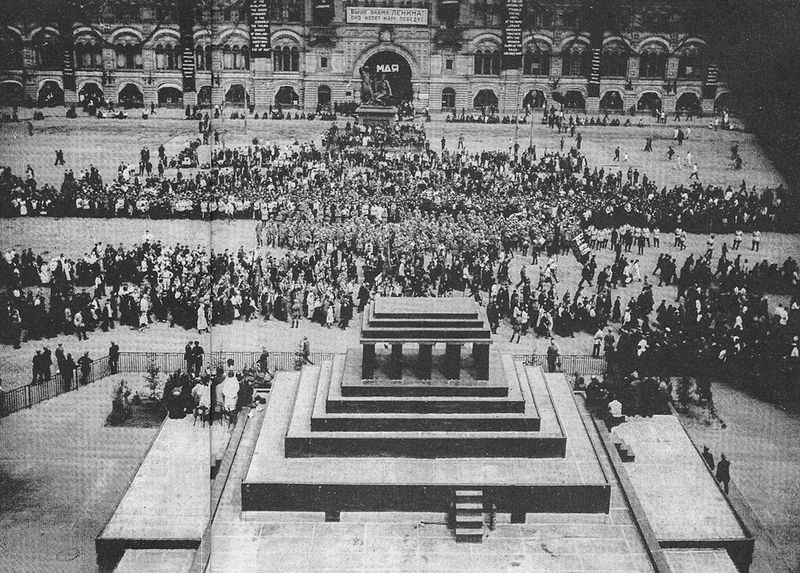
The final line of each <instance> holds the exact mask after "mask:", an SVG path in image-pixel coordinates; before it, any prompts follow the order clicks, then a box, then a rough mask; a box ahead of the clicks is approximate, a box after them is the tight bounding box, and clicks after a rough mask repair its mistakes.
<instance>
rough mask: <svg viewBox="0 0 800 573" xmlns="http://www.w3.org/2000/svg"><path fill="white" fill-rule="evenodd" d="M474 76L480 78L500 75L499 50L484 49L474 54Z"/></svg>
mask: <svg viewBox="0 0 800 573" xmlns="http://www.w3.org/2000/svg"><path fill="white" fill-rule="evenodd" d="M475 74H477V75H481V76H499V75H500V50H496V49H492V48H485V49H483V50H477V51H476V52H475Z"/></svg>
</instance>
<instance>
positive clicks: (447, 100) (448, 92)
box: [442, 88, 456, 109]
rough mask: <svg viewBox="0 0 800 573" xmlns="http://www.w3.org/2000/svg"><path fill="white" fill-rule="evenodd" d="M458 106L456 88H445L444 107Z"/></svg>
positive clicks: (453, 107) (443, 94)
mask: <svg viewBox="0 0 800 573" xmlns="http://www.w3.org/2000/svg"><path fill="white" fill-rule="evenodd" d="M455 108H456V90H454V89H453V88H444V89H443V90H442V109H455Z"/></svg>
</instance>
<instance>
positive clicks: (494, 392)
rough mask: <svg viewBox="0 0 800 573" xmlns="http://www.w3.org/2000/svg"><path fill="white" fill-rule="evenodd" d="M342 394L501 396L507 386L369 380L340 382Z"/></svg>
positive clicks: (504, 393)
mask: <svg viewBox="0 0 800 573" xmlns="http://www.w3.org/2000/svg"><path fill="white" fill-rule="evenodd" d="M342 396H345V397H348V398H349V397H354V396H416V397H420V396H472V397H475V396H482V397H495V398H503V397H506V396H508V386H501V385H488V384H486V385H479V384H456V383H453V382H452V381H431V382H430V383H416V384H409V383H406V382H405V381H403V382H402V383H401V382H394V383H392V382H389V381H386V382H383V381H376V382H369V383H358V382H357V383H354V384H353V383H348V384H345V383H343V384H342Z"/></svg>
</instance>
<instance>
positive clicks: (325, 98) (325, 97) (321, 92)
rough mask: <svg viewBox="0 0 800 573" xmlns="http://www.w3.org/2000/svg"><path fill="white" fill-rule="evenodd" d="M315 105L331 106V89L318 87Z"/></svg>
mask: <svg viewBox="0 0 800 573" xmlns="http://www.w3.org/2000/svg"><path fill="white" fill-rule="evenodd" d="M317 105H321V106H329V105H331V88H329V87H328V86H319V87H318V88H317Z"/></svg>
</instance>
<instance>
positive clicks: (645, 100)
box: [636, 92, 661, 113]
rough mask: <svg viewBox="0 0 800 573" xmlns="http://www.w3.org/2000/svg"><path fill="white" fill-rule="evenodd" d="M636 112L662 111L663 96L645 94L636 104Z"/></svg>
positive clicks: (651, 93) (652, 93) (653, 93)
mask: <svg viewBox="0 0 800 573" xmlns="http://www.w3.org/2000/svg"><path fill="white" fill-rule="evenodd" d="M636 111H649V112H650V113H656V112H660V111H661V96H660V95H658V94H657V93H655V92H645V93H643V94H642V95H641V96H640V97H639V101H638V102H636Z"/></svg>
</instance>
